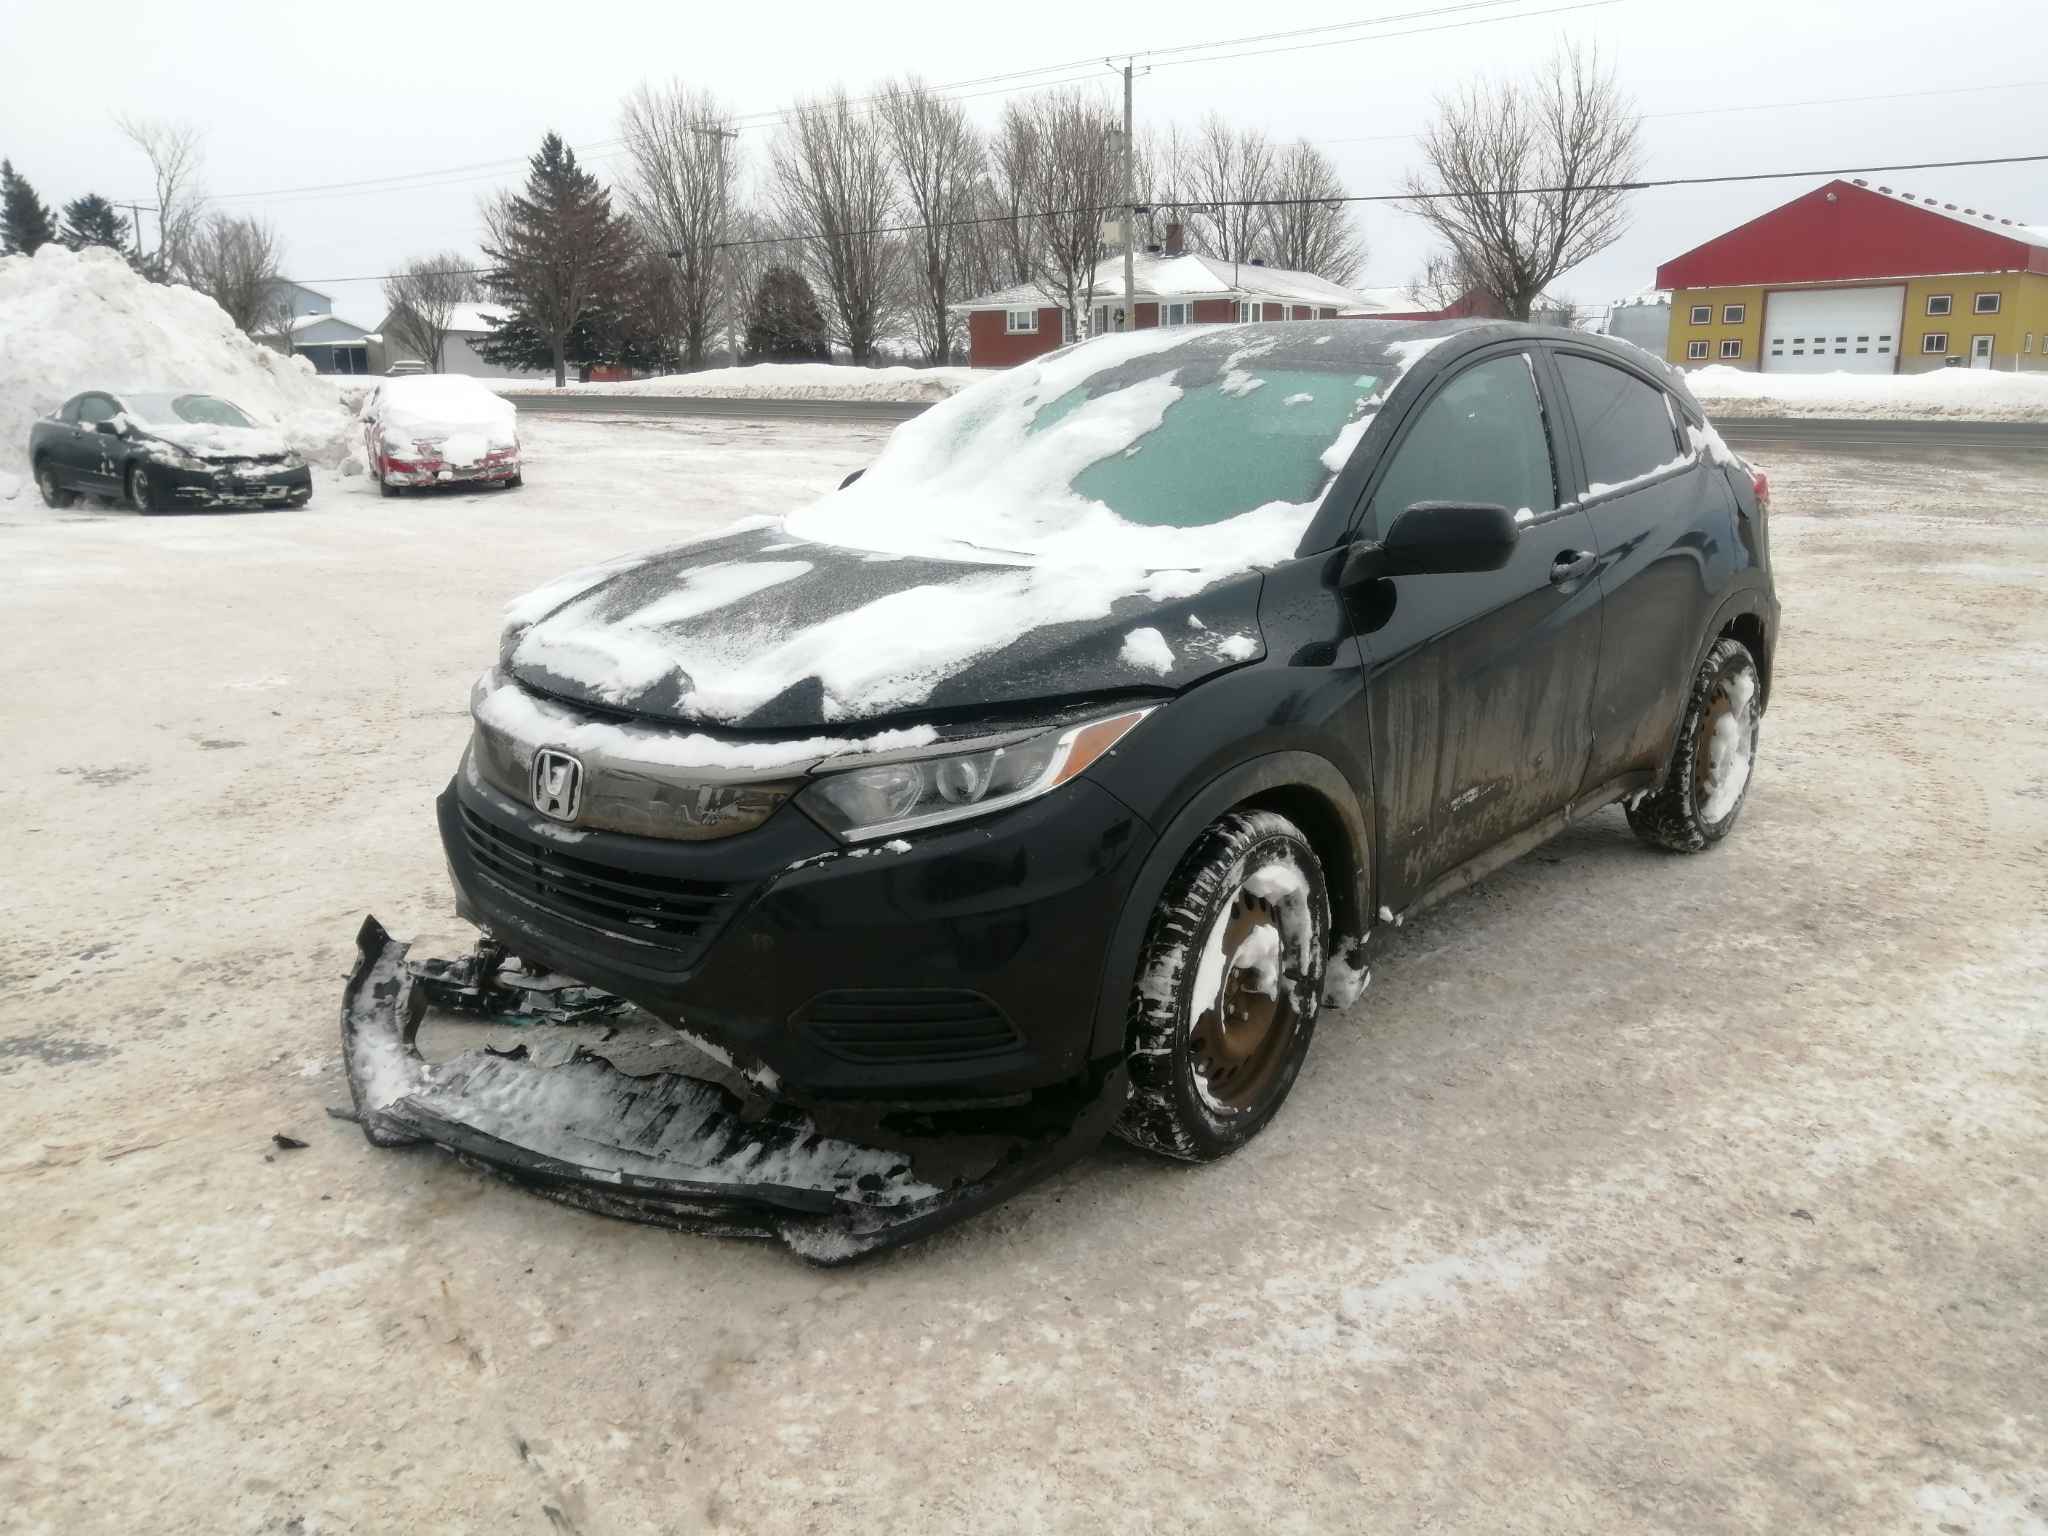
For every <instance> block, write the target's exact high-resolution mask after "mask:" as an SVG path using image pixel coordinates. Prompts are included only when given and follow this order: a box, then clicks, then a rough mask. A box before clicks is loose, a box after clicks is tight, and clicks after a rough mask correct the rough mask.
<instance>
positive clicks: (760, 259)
mask: <svg viewBox="0 0 2048 1536" xmlns="http://www.w3.org/2000/svg"><path fill="white" fill-rule="evenodd" d="M776 267H788V268H791V269H793V270H797V271H802V270H803V269H804V252H803V250H802V248H801V246H800V245H799V244H798V243H797V242H795V241H792V240H788V239H786V238H784V232H783V229H782V226H781V225H780V224H779V223H778V222H777V221H776V218H775V215H774V214H773V213H772V212H771V211H770V210H769V209H767V208H766V207H763V206H760V205H758V204H753V203H741V204H739V205H738V206H736V207H735V209H734V211H733V218H732V226H731V230H730V233H729V234H728V235H727V237H726V242H725V247H724V249H723V250H721V251H720V252H719V263H718V273H719V279H718V281H719V303H718V311H719V316H720V320H721V323H722V324H723V325H724V326H725V327H726V329H727V332H728V337H729V339H733V340H736V338H734V337H732V335H731V333H732V332H734V331H736V330H744V329H745V326H746V323H747V317H748V314H749V312H750V311H751V309H752V307H753V302H754V295H755V294H756V293H757V292H759V291H760V287H761V280H762V278H764V277H766V276H767V275H768V273H769V272H770V271H771V270H772V269H773V268H776ZM731 350H732V353H733V357H732V361H733V362H735V363H737V362H738V361H739V360H740V359H739V349H738V347H737V346H736V345H735V346H734V347H733V348H732V349H731Z"/></svg>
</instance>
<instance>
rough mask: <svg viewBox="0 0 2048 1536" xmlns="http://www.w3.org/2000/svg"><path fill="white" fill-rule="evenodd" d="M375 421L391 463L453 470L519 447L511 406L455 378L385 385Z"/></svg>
mask: <svg viewBox="0 0 2048 1536" xmlns="http://www.w3.org/2000/svg"><path fill="white" fill-rule="evenodd" d="M377 420H378V422H379V424H380V425H381V426H382V428H383V432H384V451H385V453H386V454H388V455H389V456H390V457H392V458H394V459H406V460H412V459H422V458H438V459H440V460H441V461H442V462H443V463H445V464H452V465H454V466H455V467H457V468H458V469H459V468H463V467H465V466H468V465H471V464H481V463H482V462H483V461H484V458H485V456H486V455H488V454H491V453H496V452H502V451H503V450H505V449H508V448H517V447H518V446H519V412H518V411H517V410H516V409H515V408H514V407H513V406H512V404H511V402H510V401H507V400H504V399H502V398H500V397H499V396H498V395H496V394H494V393H492V392H491V391H490V390H488V389H486V388H484V387H483V385H481V384H479V383H477V381H476V380H475V379H470V378H464V377H463V376H462V375H460V374H453V373H419V374H409V375H406V376H404V377H401V378H396V379H386V380H385V381H384V387H383V389H382V390H381V391H380V392H379V393H378V396H377Z"/></svg>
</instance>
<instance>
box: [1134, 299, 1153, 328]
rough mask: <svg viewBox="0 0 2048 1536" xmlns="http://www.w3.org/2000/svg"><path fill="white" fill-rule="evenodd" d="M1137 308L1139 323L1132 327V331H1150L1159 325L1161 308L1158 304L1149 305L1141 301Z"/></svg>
mask: <svg viewBox="0 0 2048 1536" xmlns="http://www.w3.org/2000/svg"><path fill="white" fill-rule="evenodd" d="M1137 308H1138V323H1137V324H1136V325H1133V326H1132V327H1131V329H1132V330H1134V331H1149V330H1151V329H1152V328H1153V327H1155V326H1157V325H1158V324H1159V306H1158V305H1157V304H1148V303H1146V302H1145V301H1143V300H1140V301H1139V302H1138V306H1137Z"/></svg>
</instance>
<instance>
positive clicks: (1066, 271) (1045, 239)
mask: <svg viewBox="0 0 2048 1536" xmlns="http://www.w3.org/2000/svg"><path fill="white" fill-rule="evenodd" d="M1019 112H1020V115H1021V116H1022V117H1023V118H1024V120H1025V121H1026V123H1027V124H1028V125H1029V130H1030V136H1031V139H1032V140H1033V141H1034V145H1033V148H1032V149H1031V151H1030V153H1029V155H1028V164H1029V169H1030V176H1029V180H1028V184H1027V189H1028V192H1029V194H1030V195H1029V197H1028V199H1027V201H1026V203H1025V207H1026V208H1027V209H1029V210H1030V211H1031V223H1032V225H1033V228H1034V239H1033V240H1032V251H1031V255H1032V274H1031V275H1032V277H1033V279H1034V280H1035V281H1036V282H1037V283H1038V286H1039V287H1040V289H1041V290H1043V291H1044V292H1045V293H1046V294H1047V295H1048V296H1049V297H1051V298H1053V299H1056V300H1058V301H1059V303H1060V305H1061V306H1062V308H1064V309H1065V311H1066V312H1067V314H1068V315H1070V316H1071V317H1072V319H1073V325H1074V331H1075V334H1076V335H1080V334H1082V328H1083V327H1084V326H1085V325H1086V324H1087V320H1088V311H1089V308H1090V307H1091V305H1092V304H1093V302H1094V299H1095V293H1096V284H1095V268H1096V264H1097V263H1098V262H1099V261H1101V259H1102V255H1103V250H1102V219H1103V215H1104V214H1105V213H1107V212H1109V211H1110V210H1111V209H1112V208H1113V207H1115V206H1117V205H1119V204H1120V203H1121V202H1122V201H1123V178H1124V171H1123V146H1122V143H1121V139H1120V135H1121V132H1122V129H1121V127H1120V125H1119V123H1118V120H1117V118H1116V116H1115V115H1113V114H1112V112H1111V110H1110V107H1109V103H1108V101H1107V100H1106V99H1105V98H1104V97H1103V96H1102V95H1101V94H1099V93H1098V92H1095V91H1091V90H1088V89H1086V88H1076V89H1072V90H1060V91H1048V92H1046V93H1045V94H1043V95H1040V96H1038V97H1035V98H1034V99H1033V100H1032V102H1031V103H1030V105H1029V106H1025V107H1021V108H1019Z"/></svg>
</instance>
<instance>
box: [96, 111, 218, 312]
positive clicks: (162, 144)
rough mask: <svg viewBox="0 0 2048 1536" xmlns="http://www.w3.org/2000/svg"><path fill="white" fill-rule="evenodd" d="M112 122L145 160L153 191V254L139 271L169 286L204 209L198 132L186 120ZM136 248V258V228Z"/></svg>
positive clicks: (138, 239) (138, 237)
mask: <svg viewBox="0 0 2048 1536" xmlns="http://www.w3.org/2000/svg"><path fill="white" fill-rule="evenodd" d="M114 124H115V126H116V127H118V128H119V129H120V130H121V133H122V136H123V137H125V138H126V139H127V140H128V142H129V143H131V144H133V145H134V146H135V147H136V148H137V149H139V150H141V151H142V153H143V155H144V156H145V157H146V158H147V159H148V161H149V170H150V175H151V177H152V178H153V180H154V182H155V190H156V208H157V237H156V255H155V256H153V257H145V258H143V268H144V270H145V271H146V272H147V273H148V274H149V275H150V276H151V277H153V278H155V279H156V280H157V281H158V282H168V281H170V280H171V279H172V277H173V275H174V274H176V273H177V272H178V271H179V270H180V269H181V268H182V266H183V265H184V253H185V249H186V247H187V246H188V245H189V244H191V242H192V240H193V238H194V237H195V236H196V235H197V234H198V232H199V226H200V222H201V217H202V214H203V212H204V210H205V206H206V194H205V192H204V191H202V190H201V188H200V185H199V173H200V167H201V163H202V160H203V158H204V157H203V154H202V152H201V148H200V139H199V130H198V129H197V128H195V127H193V126H192V125H191V124H190V123H186V122H174V121H172V120H170V119H168V118H161V117H136V116H133V115H131V114H128V113H122V114H120V115H119V116H117V117H115V119H114ZM135 247H136V253H137V255H138V256H140V254H141V250H142V230H141V228H140V226H139V224H138V226H137V228H136V231H135Z"/></svg>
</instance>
